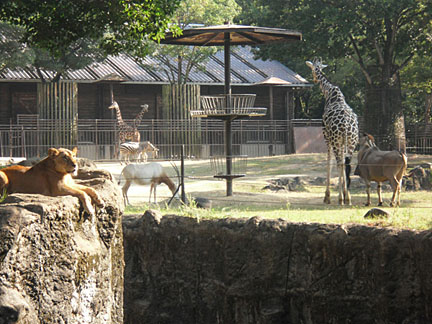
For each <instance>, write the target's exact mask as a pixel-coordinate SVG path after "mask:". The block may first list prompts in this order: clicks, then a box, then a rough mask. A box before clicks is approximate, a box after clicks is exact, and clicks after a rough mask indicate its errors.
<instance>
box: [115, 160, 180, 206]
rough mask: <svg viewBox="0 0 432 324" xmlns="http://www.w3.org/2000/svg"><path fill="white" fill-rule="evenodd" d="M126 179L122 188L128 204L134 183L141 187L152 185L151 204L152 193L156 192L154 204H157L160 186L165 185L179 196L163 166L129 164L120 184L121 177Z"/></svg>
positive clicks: (157, 164) (154, 163)
mask: <svg viewBox="0 0 432 324" xmlns="http://www.w3.org/2000/svg"><path fill="white" fill-rule="evenodd" d="M122 176H123V177H124V178H125V180H126V183H125V184H124V185H123V187H122V192H123V198H124V200H125V203H126V204H129V198H128V196H127V192H128V190H129V187H130V186H131V184H132V183H136V184H139V185H143V186H145V185H148V184H149V185H150V195H149V202H151V195H152V191H154V202H156V187H157V185H158V184H161V183H164V184H166V185H167V186H168V188H169V189H170V190H171V192H172V194H173V195H177V187H176V185H175V184H174V182H173V181H172V180H171V179H170V178H169V177H168V175H167V174H166V173H165V171H164V169H163V167H162V165H161V164H159V163H156V162H152V163H148V164H129V165H127V166H125V167H124V168H123V170H122V172H121V173H120V178H119V181H118V184H120V182H121V177H122Z"/></svg>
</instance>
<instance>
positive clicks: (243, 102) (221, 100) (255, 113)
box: [190, 94, 267, 120]
mask: <svg viewBox="0 0 432 324" xmlns="http://www.w3.org/2000/svg"><path fill="white" fill-rule="evenodd" d="M255 97H256V95H255V94H231V95H224V94H221V95H212V96H201V107H200V109H199V110H191V111H190V114H191V116H192V117H202V118H216V119H231V120H234V119H238V118H243V117H259V116H265V115H266V113H267V108H258V107H254V103H255Z"/></svg>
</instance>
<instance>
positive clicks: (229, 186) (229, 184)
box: [224, 33, 233, 196]
mask: <svg viewBox="0 0 432 324" xmlns="http://www.w3.org/2000/svg"><path fill="white" fill-rule="evenodd" d="M230 45H231V44H230V34H229V33H225V34H224V60H225V62H224V63H225V64H224V65H225V107H226V108H227V112H229V111H230V109H231V52H230ZM231 121H232V118H231V117H228V118H227V119H226V120H225V153H226V174H227V177H226V191H227V193H226V195H227V196H232V195H233V178H232V177H231V173H232V130H231Z"/></svg>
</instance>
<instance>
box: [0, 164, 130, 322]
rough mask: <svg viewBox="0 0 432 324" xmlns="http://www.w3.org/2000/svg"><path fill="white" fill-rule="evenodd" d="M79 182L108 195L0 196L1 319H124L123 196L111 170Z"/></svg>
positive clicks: (107, 320)
mask: <svg viewBox="0 0 432 324" xmlns="http://www.w3.org/2000/svg"><path fill="white" fill-rule="evenodd" d="M84 174H85V178H86V180H77V182H78V183H82V184H85V185H91V186H92V187H94V188H95V189H96V190H97V191H98V193H99V194H100V196H101V198H102V199H103V200H104V202H105V205H106V206H105V207H104V208H103V209H99V210H97V213H96V216H95V217H93V218H92V217H89V215H87V214H86V213H85V212H84V210H83V208H82V206H80V202H79V200H78V198H75V197H72V196H63V197H48V196H43V195H30V194H13V195H10V196H8V197H7V198H6V199H5V201H4V202H3V203H2V204H0V323H20V324H38V323H41V324H42V323H44V324H49V323H69V324H84V323H89V324H90V323H91V324H99V323H101V324H102V323H110V324H111V323H113V324H114V323H118V324H120V323H123V235H122V226H121V220H122V214H123V201H122V196H121V192H120V189H119V187H118V186H117V184H116V183H115V182H113V181H112V180H111V179H112V176H111V175H110V174H106V173H104V172H100V171H99V170H94V171H93V172H92V171H90V170H87V171H85V172H84Z"/></svg>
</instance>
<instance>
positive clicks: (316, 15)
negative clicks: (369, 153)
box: [239, 0, 432, 148]
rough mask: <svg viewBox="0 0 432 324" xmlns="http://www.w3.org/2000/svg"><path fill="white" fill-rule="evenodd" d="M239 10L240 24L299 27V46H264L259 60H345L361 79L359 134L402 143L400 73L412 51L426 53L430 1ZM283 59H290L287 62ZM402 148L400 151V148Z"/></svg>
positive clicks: (323, 2) (333, 1) (312, 1)
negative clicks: (352, 64)
mask: <svg viewBox="0 0 432 324" xmlns="http://www.w3.org/2000/svg"><path fill="white" fill-rule="evenodd" d="M239 2H240V4H241V5H242V7H243V15H242V17H243V18H242V19H243V21H246V22H249V21H253V22H255V23H258V24H263V25H271V26H277V27H282V28H291V29H299V30H301V31H302V32H303V36H304V42H303V44H301V45H300V46H297V47H296V48H295V49H292V48H290V51H287V50H286V47H284V46H279V48H277V50H276V51H274V52H272V50H274V49H275V48H272V50H269V49H268V48H267V49H265V50H263V51H262V52H261V50H260V52H261V55H263V57H268V58H273V59H279V60H281V57H282V58H285V61H287V60H291V61H292V60H293V56H295V57H296V58H297V60H299V59H301V60H303V61H304V60H305V59H306V58H309V59H310V58H311V57H313V56H319V57H324V58H326V59H336V58H349V59H351V60H353V61H354V62H356V64H357V65H358V66H359V68H360V70H361V72H362V74H363V78H364V81H365V87H364V92H365V105H364V110H363V114H364V120H365V123H364V124H365V130H366V131H368V132H370V133H372V134H375V135H378V136H377V137H378V140H379V143H380V144H382V145H383V146H384V147H389V146H392V145H391V144H393V147H398V144H399V143H400V142H401V140H402V141H403V137H404V129H403V127H402V126H403V114H402V95H401V82H400V71H401V69H403V68H404V67H405V66H406V65H407V64H408V63H409V62H410V61H411V59H412V58H413V56H414V54H415V52H416V51H419V50H420V51H425V50H426V49H429V50H430V47H431V43H430V41H427V36H428V35H427V32H426V31H427V27H428V26H429V25H430V21H431V18H432V5H431V1H430V0H358V1H349V2H347V1H343V0H288V1H286V0H254V1H252V2H250V3H247V2H246V1H245V0H239ZM287 55H290V56H291V58H290V59H287ZM297 63H298V61H297ZM402 148H403V147H402Z"/></svg>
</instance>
